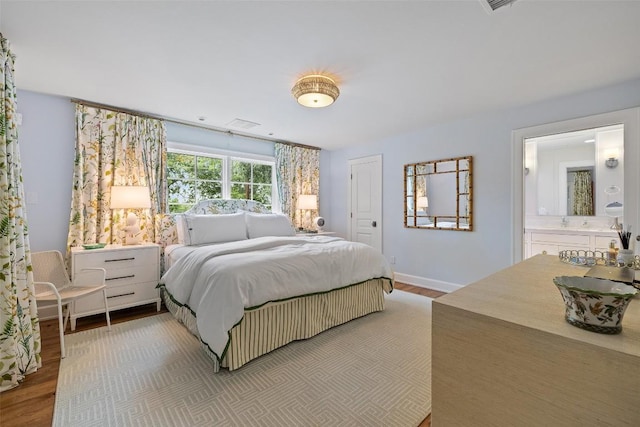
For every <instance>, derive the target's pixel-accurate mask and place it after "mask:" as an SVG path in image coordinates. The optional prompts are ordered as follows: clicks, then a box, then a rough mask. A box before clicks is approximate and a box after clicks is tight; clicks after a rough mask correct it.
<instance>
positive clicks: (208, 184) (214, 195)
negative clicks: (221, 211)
mask: <svg viewBox="0 0 640 427" xmlns="http://www.w3.org/2000/svg"><path fill="white" fill-rule="evenodd" d="M197 185H198V201H200V200H205V199H220V198H221V197H222V184H221V183H220V182H217V181H198V184H197Z"/></svg>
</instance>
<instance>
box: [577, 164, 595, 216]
mask: <svg viewBox="0 0 640 427" xmlns="http://www.w3.org/2000/svg"><path fill="white" fill-rule="evenodd" d="M573 184H574V186H573V215H593V184H592V179H591V171H577V172H575V179H574V182H573Z"/></svg>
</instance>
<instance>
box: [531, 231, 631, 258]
mask: <svg viewBox="0 0 640 427" xmlns="http://www.w3.org/2000/svg"><path fill="white" fill-rule="evenodd" d="M612 239H614V240H615V241H616V245H617V246H620V240H619V239H618V235H617V234H616V233H615V232H614V231H613V230H602V229H587V228H584V229H569V228H544V227H540V228H526V229H525V231H524V258H530V257H532V256H534V255H538V254H548V255H558V253H559V252H560V251H562V250H588V251H596V250H597V251H603V252H606V251H607V248H608V247H609V242H611V240H612Z"/></svg>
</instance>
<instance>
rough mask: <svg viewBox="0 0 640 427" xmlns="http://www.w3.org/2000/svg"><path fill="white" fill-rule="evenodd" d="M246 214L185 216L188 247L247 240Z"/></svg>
mask: <svg viewBox="0 0 640 427" xmlns="http://www.w3.org/2000/svg"><path fill="white" fill-rule="evenodd" d="M244 215H245V214H244V212H238V213H235V214H228V215H184V220H185V222H186V225H187V231H188V235H189V242H188V243H186V242H185V244H188V245H203V244H206V243H222V242H235V241H237V240H246V239H247V225H246V223H245V220H244Z"/></svg>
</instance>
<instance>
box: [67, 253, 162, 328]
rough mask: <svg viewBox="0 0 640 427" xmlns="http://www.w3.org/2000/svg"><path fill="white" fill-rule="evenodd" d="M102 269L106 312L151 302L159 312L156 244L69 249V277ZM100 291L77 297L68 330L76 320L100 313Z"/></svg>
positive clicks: (102, 309) (158, 263)
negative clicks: (103, 271)
mask: <svg viewBox="0 0 640 427" xmlns="http://www.w3.org/2000/svg"><path fill="white" fill-rule="evenodd" d="M96 267H100V268H104V269H105V270H106V285H107V302H108V304H109V311H113V310H119V309H122V308H127V307H134V306H137V305H144V304H150V303H153V302H155V303H156V305H157V310H158V311H160V293H159V292H158V289H157V288H156V286H157V285H158V282H159V281H160V246H159V245H156V244H154V243H143V244H141V245H131V246H121V245H107V246H105V247H104V248H101V249H84V248H82V247H76V248H71V277H72V279H73V278H75V277H76V276H77V275H78V274H79V273H80V272H81V271H82V270H83V269H85V268H96ZM102 298H103V297H102V293H97V294H94V295H90V296H88V297H86V298H82V299H79V300H78V301H76V302H75V303H74V304H72V307H71V311H70V318H71V330H72V331H74V330H75V329H76V319H78V318H79V317H84V316H91V315H94V314H98V313H104V303H103V299H102Z"/></svg>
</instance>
